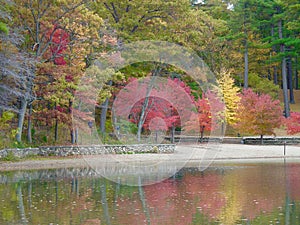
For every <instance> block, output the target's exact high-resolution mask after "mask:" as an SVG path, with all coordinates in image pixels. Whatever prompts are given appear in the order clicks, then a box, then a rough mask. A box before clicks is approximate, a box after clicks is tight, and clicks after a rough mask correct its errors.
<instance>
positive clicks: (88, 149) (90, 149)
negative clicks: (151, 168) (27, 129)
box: [0, 144, 175, 158]
mask: <svg viewBox="0 0 300 225" xmlns="http://www.w3.org/2000/svg"><path fill="white" fill-rule="evenodd" d="M174 150H175V145H172V144H159V145H150V144H149V145H144V144H137V145H92V146H41V147H39V148H24V149H4V150H0V158H4V157H7V156H8V155H9V154H11V153H12V154H13V155H14V156H15V157H18V158H22V157H26V156H29V155H38V156H71V155H100V154H139V153H173V152H174Z"/></svg>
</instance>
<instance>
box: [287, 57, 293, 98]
mask: <svg viewBox="0 0 300 225" xmlns="http://www.w3.org/2000/svg"><path fill="white" fill-rule="evenodd" d="M287 71H288V87H289V89H290V103H291V104H295V98H294V86H293V69H292V59H291V56H289V57H288V59H287Z"/></svg>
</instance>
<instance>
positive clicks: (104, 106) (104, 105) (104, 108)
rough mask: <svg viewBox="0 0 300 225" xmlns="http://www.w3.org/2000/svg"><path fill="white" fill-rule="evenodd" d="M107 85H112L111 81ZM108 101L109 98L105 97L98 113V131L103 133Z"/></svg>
mask: <svg viewBox="0 0 300 225" xmlns="http://www.w3.org/2000/svg"><path fill="white" fill-rule="evenodd" d="M108 85H109V86H111V85H112V81H111V80H110V81H109V82H108ZM108 103H109V99H108V98H106V99H105V101H104V103H102V104H101V115H100V131H101V133H102V134H103V135H104V133H105V124H106V117H107V110H108Z"/></svg>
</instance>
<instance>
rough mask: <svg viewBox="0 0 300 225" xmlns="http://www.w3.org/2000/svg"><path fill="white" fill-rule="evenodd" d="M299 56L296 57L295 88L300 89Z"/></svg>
mask: <svg viewBox="0 0 300 225" xmlns="http://www.w3.org/2000/svg"><path fill="white" fill-rule="evenodd" d="M297 66H298V57H297V56H296V58H295V89H296V90H299V80H298V69H297Z"/></svg>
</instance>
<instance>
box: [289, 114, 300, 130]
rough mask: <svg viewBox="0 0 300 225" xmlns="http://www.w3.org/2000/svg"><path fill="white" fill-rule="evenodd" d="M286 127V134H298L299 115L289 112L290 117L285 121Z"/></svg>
mask: <svg viewBox="0 0 300 225" xmlns="http://www.w3.org/2000/svg"><path fill="white" fill-rule="evenodd" d="M286 127H287V132H288V134H297V133H300V113H299V112H291V116H290V117H289V118H287V119H286Z"/></svg>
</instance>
